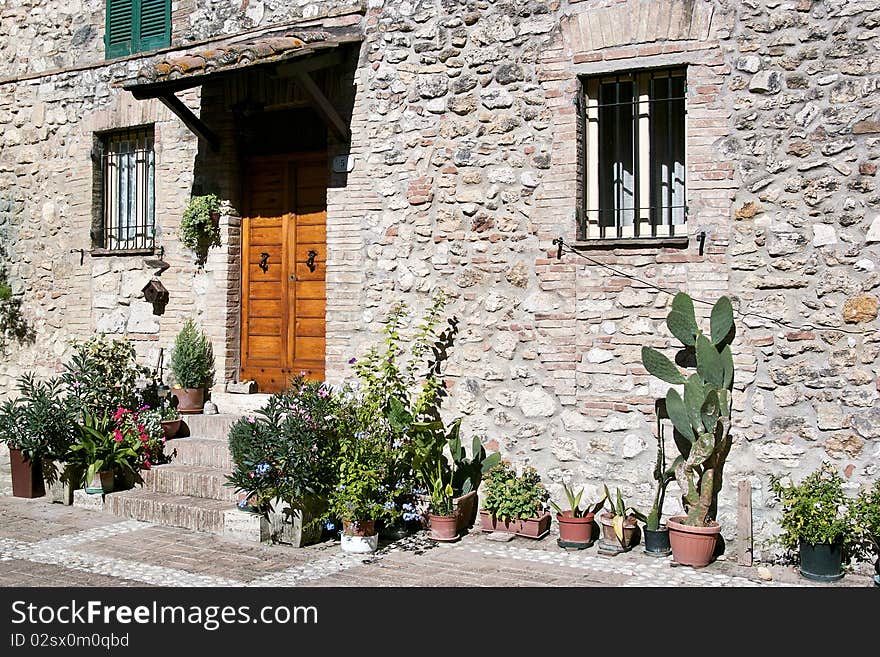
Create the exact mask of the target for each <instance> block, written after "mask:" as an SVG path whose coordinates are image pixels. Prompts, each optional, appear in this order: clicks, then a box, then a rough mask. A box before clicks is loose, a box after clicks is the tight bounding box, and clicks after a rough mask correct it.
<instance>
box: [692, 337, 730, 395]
mask: <svg viewBox="0 0 880 657" xmlns="http://www.w3.org/2000/svg"><path fill="white" fill-rule="evenodd" d="M696 351H697V373H698V374H699V375H700V376H701V377H703V379H704V380H705V381H707V382H709V383H710V384H711V385H713V386H714V387H716V388H721V387H723V384H724V367H723V365H722V363H721V356H720V354H719V353H718V350H717V349H715V345H713V344H712V343H711V342H709V339H708V338H707V337H706V336H704V335H699V336H697V347H696Z"/></svg>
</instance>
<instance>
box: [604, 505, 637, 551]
mask: <svg viewBox="0 0 880 657" xmlns="http://www.w3.org/2000/svg"><path fill="white" fill-rule="evenodd" d="M599 524H600V525H601V526H602V540H603V542H604V543H605V544H606V545H608V546H609V547H610V546H617V547H619V548H620V549H621V551H622V552H626V551H628V550H631V549H632V548H633V546H635V545H638V544H639V538H640V537H641V531H640V530H639V521H638V519H637V518H636V517H635V516H627V517H626V519H625V520H624V521H623V541H621V540H620V539H619V538H617V534H615V533H614V515H613V514H611V513H609V512H608V511H605V512H604V513H601V514H599Z"/></svg>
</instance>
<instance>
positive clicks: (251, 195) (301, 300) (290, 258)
mask: <svg viewBox="0 0 880 657" xmlns="http://www.w3.org/2000/svg"><path fill="white" fill-rule="evenodd" d="M246 169H247V171H246V175H245V189H244V199H245V216H244V217H243V218H242V300H241V309H242V310H241V312H242V316H241V380H243V381H244V380H247V379H253V380H255V381H256V382H257V384H258V385H259V390H260V392H278V391H280V390H283V389H284V388H285V387H286V385H287V383H288V382H289V381H290V379H291V377H293V376H294V375H295V374H297V373H299V372H302V371H304V372H306V375H307V378H309V379H313V380H323V378H324V345H325V340H324V336H325V319H324V311H325V306H326V298H327V297H326V290H325V279H326V276H325V275H326V269H327V267H326V264H327V228H326V221H327V179H328V164H327V156H326V153H321V154H291V155H282V156H279V155H273V156H265V157H259V158H252V159H250V160H248V162H247V165H246Z"/></svg>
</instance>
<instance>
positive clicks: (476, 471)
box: [446, 420, 501, 497]
mask: <svg viewBox="0 0 880 657" xmlns="http://www.w3.org/2000/svg"><path fill="white" fill-rule="evenodd" d="M460 422H461V421H460V420H459V421H458V423H457V424H456V431H455V433H454V434H453V435H452V436H451V437H450V438H449V439H448V440H447V442H446V444H447V445H448V447H449V454H450V456H452V482H451V484H452V490H453V494H454V495H455V496H456V497H461V496H462V495H467V494H468V493H470V492H471V491H472V490H477V488H479V487H480V482H481V481H483V477H484V476H485V475H486V473H487V472H489V470H491V469H492V468H494V467H495V466H496V465H498V464H499V463H500V462H501V454H500V453H498V452H493V453H492V454H488V455H487V454H486V448H485V447H483V443H482V441H481V440H480V438H479V436H474V440H473V443H472V444H471V456H470V458H469V457H468V456H467V452H466V451H465V449H464V446H462V444H461V438H460V437H459V435H458V434H459V432H458V425H459V424H460Z"/></svg>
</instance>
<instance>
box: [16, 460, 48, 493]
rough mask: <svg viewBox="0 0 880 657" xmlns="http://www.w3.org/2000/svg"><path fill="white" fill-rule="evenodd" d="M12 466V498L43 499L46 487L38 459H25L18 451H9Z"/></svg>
mask: <svg viewBox="0 0 880 657" xmlns="http://www.w3.org/2000/svg"><path fill="white" fill-rule="evenodd" d="M9 461H10V464H11V465H12V495H13V496H14V497H26V498H34V497H43V495H45V494H46V485H45V483H44V482H43V467H42V463H41V462H40V459H33V460H31V459H26V458H25V457H24V454H22V451H21V450H20V449H12V448H10V449H9Z"/></svg>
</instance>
